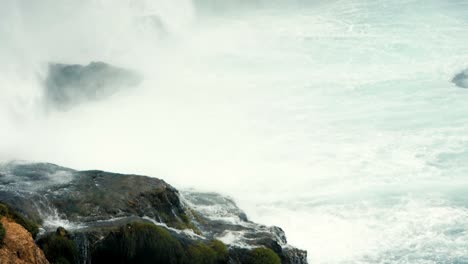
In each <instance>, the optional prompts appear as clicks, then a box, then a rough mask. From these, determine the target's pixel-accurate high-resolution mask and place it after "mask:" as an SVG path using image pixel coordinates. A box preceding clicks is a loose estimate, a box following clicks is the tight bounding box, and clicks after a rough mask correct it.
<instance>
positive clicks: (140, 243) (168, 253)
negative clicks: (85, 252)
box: [92, 223, 186, 264]
mask: <svg viewBox="0 0 468 264" xmlns="http://www.w3.org/2000/svg"><path fill="white" fill-rule="evenodd" d="M185 259H186V255H185V252H184V248H183V246H182V244H181V243H180V242H179V241H178V240H177V239H176V238H174V237H173V236H172V235H171V234H170V233H169V232H168V231H167V230H166V229H164V228H162V227H158V226H156V225H154V224H150V223H132V224H128V225H126V226H124V227H122V228H120V229H119V230H118V231H115V232H112V233H110V234H109V235H108V236H107V237H106V238H105V239H104V240H103V241H102V242H101V243H100V244H99V245H98V246H97V248H96V249H95V250H94V251H93V252H92V262H93V263H96V264H99V263H116V264H119V263H122V264H123V263H141V264H145V263H148V264H149V263H167V264H178V263H183V262H184V260H185Z"/></svg>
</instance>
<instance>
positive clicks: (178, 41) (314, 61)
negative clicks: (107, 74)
mask: <svg viewBox="0 0 468 264" xmlns="http://www.w3.org/2000/svg"><path fill="white" fill-rule="evenodd" d="M91 61H104V62H106V63H110V64H112V65H117V66H120V67H125V68H128V69H132V70H134V71H136V72H139V73H140V74H142V75H143V76H144V80H143V82H142V83H141V84H140V85H139V86H138V87H135V88H133V89H128V90H125V91H122V92H120V93H117V94H115V95H113V96H112V97H111V98H108V99H106V100H102V101H96V102H89V103H85V104H80V105H79V106H77V107H74V108H72V109H70V110H67V111H59V110H54V109H53V108H50V107H49V106H47V105H46V103H45V100H44V88H43V83H44V79H45V78H46V75H47V65H48V63H50V62H56V63H69V64H82V65H85V64H88V63H89V62H91ZM466 68H468V1H466V0H424V1H423V0H309V1H306V0H296V1H287V0H284V1H278V0H277V1H266V0H265V1H253V0H252V1H247V0H223V1H215V0H177V1H176V0H80V1H78V0H73V1H72V0H41V1H35V0H0V126H1V127H0V159H1V160H12V159H16V160H30V161H46V162H53V163H57V164H60V165H63V166H68V167H72V168H75V169H91V168H97V169H102V170H109V171H116V172H122V173H138V174H144V175H151V176H154V177H159V178H163V179H164V180H166V181H167V182H169V183H171V184H173V185H174V186H176V187H177V188H182V189H183V188H195V189H196V190H203V191H217V192H220V193H224V194H228V195H230V196H231V197H233V198H234V199H235V200H236V202H237V203H238V204H239V206H240V207H241V208H243V209H245V210H246V213H247V215H249V217H250V218H251V219H252V220H254V221H257V222H261V223H265V224H270V225H278V226H281V227H282V228H284V230H285V231H286V234H287V236H288V240H289V242H290V243H291V244H292V245H294V246H297V247H301V248H304V249H307V250H308V254H309V260H310V262H311V263H412V264H413V263H468V198H467V196H466V194H467V192H468V103H467V102H468V90H466V89H462V88H458V87H456V86H455V85H454V84H452V83H451V82H450V81H451V79H452V78H453V76H454V75H455V74H457V73H458V72H460V71H462V70H464V69H466Z"/></svg>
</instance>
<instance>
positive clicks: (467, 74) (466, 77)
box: [452, 69, 468, 88]
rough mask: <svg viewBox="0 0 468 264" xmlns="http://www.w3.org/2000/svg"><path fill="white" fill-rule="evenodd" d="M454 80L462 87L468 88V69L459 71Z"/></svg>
mask: <svg viewBox="0 0 468 264" xmlns="http://www.w3.org/2000/svg"><path fill="white" fill-rule="evenodd" d="M452 82H453V83H454V84H455V85H456V86H458V87H461V88H468V69H466V70H464V71H462V72H460V73H458V74H457V75H455V77H453V79H452Z"/></svg>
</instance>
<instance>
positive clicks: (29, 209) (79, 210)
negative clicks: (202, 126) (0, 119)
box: [0, 162, 307, 264]
mask: <svg viewBox="0 0 468 264" xmlns="http://www.w3.org/2000/svg"><path fill="white" fill-rule="evenodd" d="M0 203H1V204H3V205H1V206H0V209H1V208H7V209H8V210H7V209H4V210H3V211H9V212H15V213H14V214H12V213H9V214H5V213H4V214H3V216H2V214H0V218H3V220H2V221H8V222H5V223H10V222H12V223H13V222H15V221H16V223H18V224H21V225H23V226H24V227H25V229H27V230H28V231H29V232H30V233H31V234H32V236H33V237H35V239H36V243H37V245H38V246H39V247H40V248H41V249H42V250H43V252H44V253H45V256H46V257H47V259H48V260H49V262H50V263H83V264H91V263H93V264H96V263H98V264H99V263H233V264H234V263H262V264H268V263H291V264H303V263H307V253H306V251H303V250H300V249H297V248H294V247H292V246H290V245H288V244H287V241H286V236H285V234H284V232H283V230H282V229H281V228H279V227H268V226H264V225H260V224H256V223H253V222H251V221H249V220H248V218H247V216H246V215H245V213H244V212H242V210H240V209H239V208H238V207H237V206H236V204H235V203H234V202H233V201H232V200H231V199H229V198H227V197H224V196H222V195H219V194H216V193H200V192H196V191H184V192H179V191H178V190H176V189H175V188H174V187H172V186H170V185H169V184H167V183H166V182H164V181H162V180H160V179H156V178H150V177H145V176H138V175H123V174H116V173H109V172H103V171H96V170H93V171H76V170H72V169H69V168H64V167H60V166H57V165H53V164H48V163H34V164H30V163H19V162H13V163H6V164H2V165H0ZM12 216H15V217H12ZM0 231H1V230H0ZM0 233H1V232H0ZM7 233H8V230H7ZM0 238H1V234H0ZM0 242H1V241H0ZM0 247H4V246H0ZM9 247H12V245H11V243H10V245H9ZM34 254H35V256H36V255H38V254H40V253H37V252H35V253H34ZM0 261H1V260H0ZM2 263H3V262H2ZM18 263H19V262H18ZM25 263H33V262H25ZM37 263H39V262H37Z"/></svg>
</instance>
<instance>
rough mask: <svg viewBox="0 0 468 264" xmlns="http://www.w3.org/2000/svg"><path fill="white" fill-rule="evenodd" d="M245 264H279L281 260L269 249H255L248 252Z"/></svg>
mask: <svg viewBox="0 0 468 264" xmlns="http://www.w3.org/2000/svg"><path fill="white" fill-rule="evenodd" d="M245 264H281V259H280V257H279V256H278V255H277V254H276V253H275V252H274V251H273V250H271V249H269V248H255V249H253V250H251V251H250V252H249V257H248V258H247V261H246V263H245Z"/></svg>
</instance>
